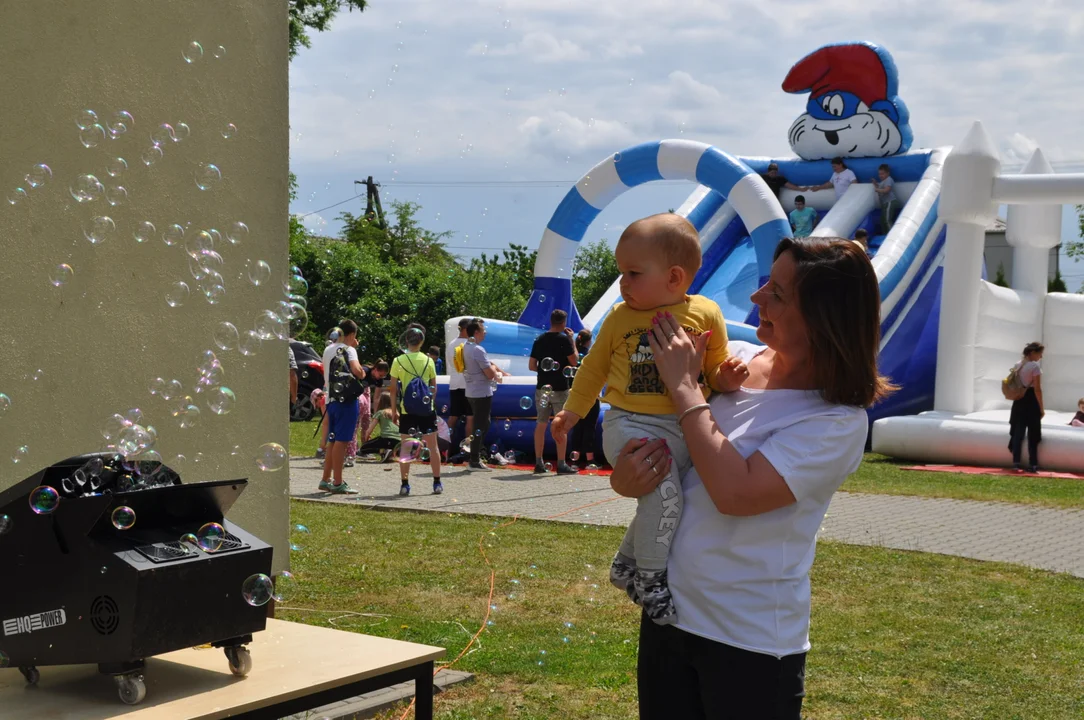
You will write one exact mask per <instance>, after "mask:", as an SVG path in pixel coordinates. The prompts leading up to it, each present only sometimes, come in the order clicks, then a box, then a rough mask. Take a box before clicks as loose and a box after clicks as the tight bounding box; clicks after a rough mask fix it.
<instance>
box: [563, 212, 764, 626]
mask: <svg viewBox="0 0 1084 720" xmlns="http://www.w3.org/2000/svg"><path fill="white" fill-rule="evenodd" d="M614 255H615V259H616V260H617V267H618V269H620V270H621V281H620V282H621V297H622V299H623V300H624V302H621V303H618V304H617V305H615V306H614V307H613V309H612V310H611V311H610V313H609V315H607V316H606V319H605V320H604V321H603V323H602V327H601V329H600V330H599V333H598V336H597V338H596V339H595V344H594V346H593V348H592V350H591V352H590V353H588V354H587V355H586V356H585V358H584V361H583V364H582V365H581V366H580V369H579V370H578V371H577V372H576V378H575V380H574V381H573V383H572V388H571V390H570V391H569V396H568V400H567V401H566V402H565V406H564V409H563V410H561V412H559V413H557V415H556V417H555V418H554V419H553V423H552V425H551V432H552V433H553V436H554V437H555V438H556V437H558V436H563V435H564V434H566V433H567V432H568V431H569V430H570V429H571V428H572V426H573V425H575V424H576V422H577V421H578V420H580V419H581V418H582V417H583V416H584V415H586V414H587V413H588V412H589V411H590V409H591V406H592V405H593V404H594V401H595V398H597V397H598V394H599V391H600V390H602V387H603V386H604V385H605V386H606V395H605V397H604V399H605V401H606V402H608V403H610V409H609V410H608V411H606V417H605V419H604V420H603V425H602V428H603V438H602V439H603V450H604V451H605V453H606V458H607V459H608V460H609V461H610V463H611V464H612V463H614V462H616V460H617V456H618V454H619V453H620V451H621V449H622V448H623V447H624V446H625V444H626V443H628V442H629V441H630V440H633V439H639V438H644V437H653V438H662V439H664V440H667V441H669V440H673V441H674V443H673V445H670V444H669V442H668V443H667V445H668V446H669V451H670V453H671V456H672V457H673V460H674V463H673V465H672V466H671V470H670V474H669V476H668V477H665V478H663V480H662V482H661V483H659V485H658V487H657V488H656V489H655V490H654V491H653V492H651V493H648V494H647V495H645V496H644V497H641V498H640V499H639V501H638V504H637V509H636V516H635V517H634V518H633V521H632V522H631V523H630V524H629V529H628V531H627V532H626V533H625V537H624V539H623V540H622V541H621V547H620V549H619V550H618V551H617V555H616V557H614V560H613V564H612V565H611V567H610V582H612V583H613V584H614V585H615V586H617V587H618V588H620V589H622V590H625V591H626V592H627V593H628V594H629V597H630V598H632V599H633V600H634V601H638V602H639V603H640V604H641V605H642V607H643V609H644V612H645V613H647V616H648V617H650V618H651V619H652V620H653V621H654V622H655V623H657V624H659V625H669V624H672V623H674V622H676V621H677V612H676V610H675V608H674V602H673V598H672V597H671V595H670V588H669V586H668V584H667V580H666V558H667V554H668V552H669V547H670V540H671V538H672V537H673V534H674V531H675V529H676V528H677V523H678V521H679V520H680V517H681V510H682V495H681V476H682V475H684V474H685V473H686V472H687V471H688V470H689V467H690V461H689V454H688V450H687V449H686V447H685V441H684V439H683V438H682V434H681V429H680V427H679V426H678V420H679V418H678V417H677V415H676V414H674V407H673V403H672V401H671V400H670V397H669V393H668V392H667V389H666V386H665V385H664V384H663V382H662V380H661V378H660V377H659V372H658V369H657V368H656V367H655V358H654V353H653V351H652V349H651V346H650V342H649V335H650V333H651V331H652V319H653V318H654V317H655V314H656V313H658V312H664V313H666V314H668V315H673V317H674V318H675V319H676V320H677V321H678V322H679V323H681V326H682V327H683V328H684V329H685V331H686V332H687V333H689V335H691V336H692V337H694V338H696V337H699V336H700V335H702V334H704V333H711V334H710V336H709V340H708V346H707V352H706V353H705V355H704V364H703V373H704V380H705V383H706V384H707V385H708V386H709V387H710V388H711V389H712V390H718V391H722V392H730V391H733V390H737V389H738V388H739V387H741V383H742V382H743V381H744V379H745V377H746V375H748V371H747V370H746V368H745V366H744V364H743V363H741V362H740V361H738V360H737V359H736V358H733V359H730V360H728V358H727V347H726V346H727V338H726V325H725V324H724V322H723V313H722V311H721V310H720V309H719V306H718V305H717V304H715V303H714V302H712V301H711V300H709V299H707V298H705V297H701V296H699V295H691V296H690V295H686V292H687V291H688V290H689V286H690V285H692V282H693V277H694V276H695V275H696V272H697V270H699V269H700V260H701V258H700V238H699V236H698V235H697V232H696V228H694V227H693V226H692V223H690V222H689V221H688V220H686V219H685V218H683V217H681V216H680V215H675V214H673V213H662V214H659V215H652V216H651V217H647V218H643V219H641V220H637V221H636V222H634V223H632V224H631V225H629V226H628V228H626V229H625V232H623V233H622V234H621V238H620V240H618V242H617V248H616V250H615V252H614ZM656 472H658V471H656Z"/></svg>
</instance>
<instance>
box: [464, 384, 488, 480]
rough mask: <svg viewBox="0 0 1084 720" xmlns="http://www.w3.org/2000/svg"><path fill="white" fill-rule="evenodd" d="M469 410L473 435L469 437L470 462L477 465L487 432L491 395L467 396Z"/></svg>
mask: <svg viewBox="0 0 1084 720" xmlns="http://www.w3.org/2000/svg"><path fill="white" fill-rule="evenodd" d="M467 400H468V401H469V402H470V407H471V412H473V413H474V436H473V437H471V439H470V464H471V465H477V464H478V462H479V460H478V458H479V457H481V453H482V446H483V445H485V442H486V433H488V432H489V421H490V413H491V412H492V411H493V397H492V396H490V397H484V398H467Z"/></svg>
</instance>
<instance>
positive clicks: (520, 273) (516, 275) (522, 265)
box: [480, 243, 538, 317]
mask: <svg viewBox="0 0 1084 720" xmlns="http://www.w3.org/2000/svg"><path fill="white" fill-rule="evenodd" d="M501 255H502V257H503V259H502V258H498V257H497V256H496V255H494V256H493V257H488V256H487V255H486V254H485V253H482V257H481V261H480V262H481V265H482V266H483V267H485V268H488V269H491V270H494V269H496V268H502V269H507V270H509V271H511V274H512V280H513V281H515V283H516V286H517V287H518V288H519V291H520V294H522V295H523V296H524V297H527V298H530V297H531V293H532V292H533V291H534V264H535V261H536V260H538V251H537V250H528V249H527V246H526V245H516V244H515V243H511V244H510V245H509V249H508V250H502V251H501ZM516 317H519V314H518V313H517V314H516Z"/></svg>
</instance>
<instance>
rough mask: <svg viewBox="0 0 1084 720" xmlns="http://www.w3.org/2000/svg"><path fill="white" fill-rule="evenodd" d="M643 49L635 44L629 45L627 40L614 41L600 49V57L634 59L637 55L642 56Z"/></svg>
mask: <svg viewBox="0 0 1084 720" xmlns="http://www.w3.org/2000/svg"><path fill="white" fill-rule="evenodd" d="M643 54H644V49H643V48H642V47H641V46H639V45H637V44H635V43H630V42H628V41H627V40H614V41H612V42H609V43H606V45H605V46H604V47H603V48H602V56H603V57H605V58H610V59H616V60H620V59H623V58H629V57H635V56H637V55H643Z"/></svg>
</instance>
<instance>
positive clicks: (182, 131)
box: [173, 122, 192, 143]
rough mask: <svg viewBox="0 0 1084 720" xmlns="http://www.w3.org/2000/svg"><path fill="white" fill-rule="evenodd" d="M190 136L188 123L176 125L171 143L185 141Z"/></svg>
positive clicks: (190, 130)
mask: <svg viewBox="0 0 1084 720" xmlns="http://www.w3.org/2000/svg"><path fill="white" fill-rule="evenodd" d="M191 134H192V128H190V127H188V123H183V122H180V123H177V125H176V126H175V127H174V128H173V142H175V143H179V142H181V141H182V140H187V139H188V136H189V135H191Z"/></svg>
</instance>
